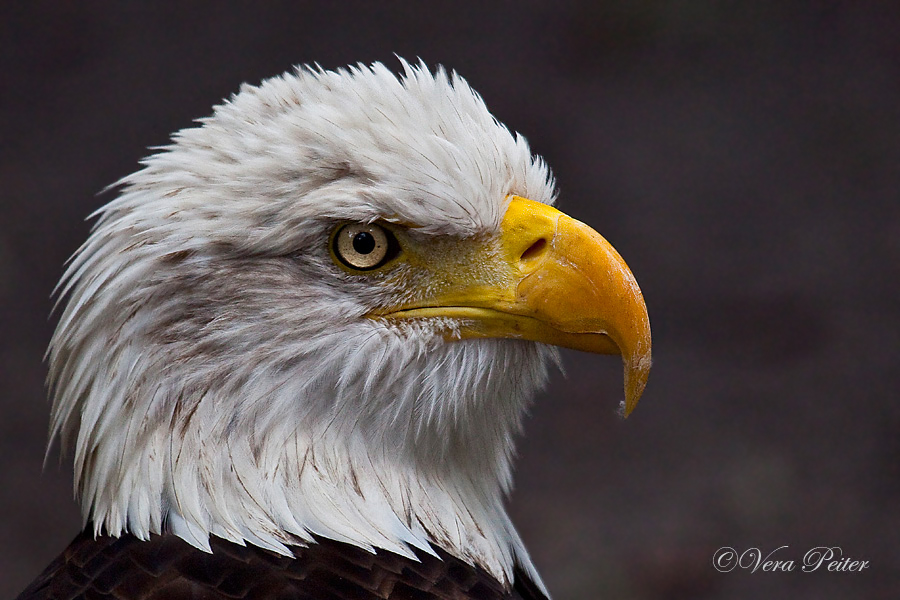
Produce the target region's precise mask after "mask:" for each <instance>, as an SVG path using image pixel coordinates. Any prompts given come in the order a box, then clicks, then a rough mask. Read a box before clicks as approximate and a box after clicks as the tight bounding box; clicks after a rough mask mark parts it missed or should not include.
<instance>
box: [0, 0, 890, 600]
mask: <svg viewBox="0 0 900 600" xmlns="http://www.w3.org/2000/svg"><path fill="white" fill-rule="evenodd" d="M76 4H77V7H76ZM423 4H424V3H423ZM898 7H900V4H898V3H896V2H890V1H885V2H880V3H878V2H864V1H853V2H851V1H847V2H840V1H831V2H809V3H807V2H803V3H800V2H786V1H757V2H744V3H741V2H726V1H714V0H656V1H649V0H647V1H633V2H623V1H619V2H578V1H574V0H557V1H554V2H514V3H513V2H509V3H488V2H444V3H428V5H427V7H426V6H424V5H420V4H419V3H410V4H409V5H403V4H394V3H387V4H383V3H381V2H340V3H335V4H334V6H333V7H332V8H327V9H326V8H322V7H314V6H312V5H308V4H307V3H304V2H267V3H261V2H260V3H255V4H250V3H234V4H228V5H227V7H226V5H224V4H222V3H217V2H195V3H191V4H190V6H187V7H183V8H177V9H176V8H172V7H169V8H166V7H164V6H163V5H162V4H157V5H156V6H155V7H154V8H153V9H152V10H151V9H147V8H137V7H132V6H131V5H130V4H129V3H120V4H115V5H113V4H109V5H105V4H98V3H91V2H87V3H63V2H59V3H12V2H8V3H4V4H3V7H2V8H0V28H2V36H0V50H2V52H0V65H2V70H0V77H2V79H0V211H2V212H0V390H2V394H0V411H2V413H0V534H2V535H0V597H11V596H12V595H13V594H15V593H18V591H19V590H21V589H22V588H23V587H24V586H25V584H26V583H27V582H28V581H30V580H31V579H32V578H33V577H34V576H35V575H36V574H37V573H38V572H39V571H40V570H41V569H42V568H43V567H44V566H45V565H46V564H47V563H48V562H49V561H50V560H51V559H52V558H53V557H54V556H56V554H57V553H58V552H59V551H60V550H62V549H63V547H64V546H65V545H66V543H67V542H68V541H69V540H70V539H71V538H72V537H73V536H74V535H75V533H76V532H77V531H78V528H79V518H78V514H77V510H76V508H75V505H74V503H73V501H72V499H71V481H70V475H69V470H70V468H69V465H68V463H65V462H64V463H63V466H61V467H57V466H56V465H57V461H56V455H55V454H54V455H53V458H52V459H51V461H50V465H49V467H48V468H47V469H46V471H45V472H44V473H43V474H42V472H41V461H42V458H43V450H44V445H45V436H46V429H47V420H48V419H47V414H48V411H49V407H48V404H47V402H46V398H45V391H44V389H43V378H44V375H45V366H44V364H43V363H42V360H41V356H42V353H43V351H44V348H45V347H46V344H47V341H48V339H49V336H50V334H51V331H52V328H53V325H54V323H55V318H52V317H51V318H50V319H49V320H48V318H47V315H48V314H49V312H50V309H51V300H50V298H49V295H50V292H51V290H52V288H53V286H54V284H55V282H56V280H57V279H58V277H59V276H60V274H61V272H62V264H63V262H64V261H65V259H66V258H67V257H68V256H69V255H70V254H71V253H72V252H73V251H74V250H75V249H76V247H77V246H78V245H79V243H80V242H81V241H83V240H84V238H85V237H86V235H87V232H88V224H87V223H85V221H84V218H85V216H86V215H87V214H89V213H90V212H91V211H92V210H94V209H95V208H97V207H98V206H99V205H101V204H102V203H104V202H106V201H108V200H110V199H111V197H112V196H111V195H109V194H106V195H103V196H100V197H98V196H97V195H96V194H97V193H98V192H99V191H100V190H101V189H102V188H103V187H104V186H106V185H107V184H109V183H111V182H113V181H115V180H116V179H118V178H119V177H121V176H123V175H125V174H127V173H129V172H131V171H133V170H134V169H135V168H136V166H137V160H138V159H139V158H141V157H142V156H144V155H146V154H147V153H148V150H147V147H148V146H156V145H161V144H164V143H166V141H167V139H168V134H169V133H170V132H172V131H174V130H177V129H180V128H182V127H186V126H189V125H190V124H191V120H192V119H194V118H197V117H201V116H204V115H207V114H209V113H210V109H211V106H212V105H213V104H214V103H217V102H218V101H219V100H220V99H221V98H223V97H225V96H227V95H228V94H230V93H232V92H233V91H236V90H237V88H238V86H239V85H240V83H241V82H243V81H249V82H253V83H256V82H259V80H260V79H262V78H264V77H268V76H271V75H275V74H278V73H280V72H282V71H284V70H287V69H289V68H290V67H291V65H293V64H298V63H305V62H314V61H317V62H319V63H320V64H321V65H323V66H324V67H328V68H333V67H338V66H341V65H344V64H347V63H352V62H357V61H364V62H371V61H375V60H382V61H385V62H386V63H387V64H389V65H390V66H391V67H392V68H394V69H396V68H398V66H399V65H398V62H397V61H396V59H395V58H394V57H393V54H392V53H394V52H396V53H398V54H400V55H402V56H405V57H407V58H410V59H414V58H416V57H418V56H420V57H422V58H423V59H425V60H426V61H427V62H428V63H429V64H432V65H433V64H436V63H441V64H444V65H446V66H448V67H449V68H453V69H456V70H458V71H459V72H460V73H461V74H462V75H463V76H465V77H466V78H467V79H468V80H469V82H470V83H471V84H472V85H473V86H474V87H475V88H476V89H477V90H479V91H480V92H481V94H482V95H483V96H484V98H485V100H486V101H487V103H488V106H489V107H490V108H491V109H492V111H493V112H494V114H495V115H496V116H497V117H498V118H499V119H500V120H502V121H504V122H505V123H507V124H508V125H509V126H510V127H511V128H513V129H516V130H518V131H520V132H522V133H523V134H524V135H525V136H526V137H528V139H529V140H530V141H531V143H532V147H533V148H534V150H535V151H536V152H538V153H540V154H542V155H543V156H544V157H545V158H546V159H547V160H548V161H549V163H550V165H551V166H552V167H553V169H554V172H555V174H556V175H557V177H558V179H559V183H560V188H561V191H562V195H561V198H560V205H561V207H562V208H563V210H566V211H567V212H569V213H570V214H573V215H574V216H576V217H578V218H580V219H582V220H584V221H587V222H588V223H590V224H592V225H593V226H595V227H596V228H597V229H598V230H599V231H600V232H601V233H603V234H604V235H605V236H606V237H607V238H608V239H609V240H610V241H611V242H612V243H613V244H614V245H615V246H616V247H617V248H618V249H619V251H620V252H621V253H622V255H623V256H624V257H625V258H626V260H627V261H628V263H629V264H630V265H631V267H632V269H633V271H634V272H635V274H636V276H637V278H638V280H639V282H640V284H641V286H642V288H643V290H644V294H645V297H646V298H647V303H648V306H649V310H650V316H651V321H652V324H653V327H654V342H655V344H654V358H655V367H654V370H653V372H652V374H651V378H650V383H649V387H648V388H647V392H646V395H645V397H644V399H643V400H642V401H641V404H640V406H639V407H638V410H637V411H636V412H635V413H634V415H633V417H632V418H630V419H628V420H627V421H622V420H621V419H619V418H617V417H616V416H615V408H616V405H617V403H618V400H619V397H620V394H621V391H620V390H621V371H620V365H619V364H618V362H617V360H616V359H614V358H609V357H597V356H586V355H578V354H577V353H574V352H573V353H566V355H565V361H566V370H567V377H563V376H556V377H554V379H553V382H552V384H551V385H550V387H549V389H548V390H547V392H546V393H544V394H543V395H542V396H541V397H540V398H539V399H538V403H537V405H536V407H535V409H534V410H533V413H532V417H531V419H530V420H529V421H528V423H527V427H526V431H527V434H526V437H525V439H524V440H522V443H521V444H520V448H521V456H520V460H519V462H518V470H517V488H516V491H515V493H514V495H513V497H512V499H511V503H510V506H511V511H512V514H513V517H514V519H515V521H516V522H517V523H518V525H519V527H520V528H521V531H522V535H523V536H524V538H525V540H526V541H527V543H528V545H529V547H530V549H531V552H532V554H533V557H534V559H535V561H536V563H537V565H538V567H539V569H540V570H541V572H542V573H543V575H544V577H545V579H546V582H547V584H548V586H549V587H550V589H551V591H553V592H554V594H555V596H556V597H557V598H597V597H610V598H626V599H627V598H632V599H650V598H660V599H676V598H697V599H703V598H738V599H741V598H747V599H758V598H792V599H793V598H818V599H828V598H885V599H887V598H900V577H898V573H900V544H898V542H900V511H898V500H900V461H898V459H900V403H898V402H897V401H896V390H897V387H898V384H900V371H898V369H897V366H898V365H897V362H898V361H897V358H898V355H897V350H898V341H900V339H898V332H900V328H898V320H900V305H898V292H900V278H898V276H900V203H898V190H900V141H898V140H900V118H898V117H900V114H898V113H900V33H898V32H900V10H898ZM782 545H788V546H789V548H788V549H785V550H782V551H781V552H780V554H779V555H778V556H779V557H781V558H793V559H794V560H799V559H800V558H801V557H802V555H803V553H804V552H805V551H806V550H807V549H809V548H811V547H814V546H818V545H829V546H832V545H836V546H841V547H842V548H843V551H844V553H845V554H846V555H850V556H853V557H856V558H861V559H866V560H869V561H870V562H871V567H870V568H869V569H868V570H866V571H865V572H863V573H827V572H826V573H823V572H817V573H813V574H804V573H800V572H793V573H778V574H775V573H759V572H757V573H749V572H732V573H726V574H722V573H718V572H716V571H715V570H714V569H713V566H712V556H713V553H714V551H715V550H716V549H717V548H719V547H720V546H733V547H735V548H737V549H739V550H743V549H746V548H749V547H759V548H760V549H762V550H763V551H764V552H766V553H767V552H768V551H770V550H774V549H775V548H777V547H779V546H782ZM604 595H605V596H604Z"/></svg>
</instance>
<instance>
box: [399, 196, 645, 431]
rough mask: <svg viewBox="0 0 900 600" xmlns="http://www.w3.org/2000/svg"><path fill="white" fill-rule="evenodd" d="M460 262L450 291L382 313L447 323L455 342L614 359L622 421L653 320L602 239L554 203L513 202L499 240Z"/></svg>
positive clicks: (638, 380) (636, 388) (639, 380)
mask: <svg viewBox="0 0 900 600" xmlns="http://www.w3.org/2000/svg"><path fill="white" fill-rule="evenodd" d="M463 254H467V253H463ZM465 262H466V263H467V266H466V267H465V268H453V266H452V265H445V268H444V269H443V271H444V275H445V277H444V278H443V280H444V281H449V282H450V284H448V285H446V286H443V289H441V290H439V291H437V292H435V293H433V294H431V295H430V297H429V298H427V299H425V300H423V301H418V302H415V303H414V304H413V305H411V306H404V307H402V308H401V309H400V310H393V311H391V312H389V313H387V314H382V315H381V316H382V317H384V318H389V319H417V318H433V317H445V318H452V319H454V320H455V321H457V322H459V323H461V326H460V328H459V331H458V334H455V336H456V338H463V339H465V338H474V337H482V338H484V337H500V338H518V339H525V340H531V341H535V342H543V343H546V344H553V345H556V346H563V347H566V348H574V349H576V350H584V351H586V352H597V353H603V354H621V355H622V360H623V362H624V367H625V416H628V414H629V413H631V411H632V410H633V409H634V407H635V406H636V405H637V402H638V400H639V399H640V397H641V394H642V393H643V391H644V386H645V385H646V383H647V377H648V375H649V372H650V362H651V360H650V319H649V317H648V316H647V307H646V305H645V304H644V298H643V295H642V294H641V290H640V288H639V287H638V284H637V281H635V278H634V276H633V275H632V274H631V271H630V270H629V268H628V265H626V264H625V261H624V260H622V257H621V256H619V254H618V252H616V250H615V249H614V248H613V247H612V246H611V245H610V244H609V242H607V241H606V240H605V239H603V237H602V236H601V235H600V234H599V233H597V232H596V231H594V230H593V229H591V228H590V227H588V226H587V225H585V224H584V223H581V222H579V221H576V220H575V219H572V218H571V217H569V216H567V215H565V214H563V213H562V212H560V211H558V210H556V209H555V208H553V207H551V206H548V205H546V204H542V203H539V202H534V201H532V200H527V199H525V198H521V197H518V196H513V197H512V198H511V200H510V204H509V208H508V209H507V211H506V214H505V215H504V218H503V222H502V224H501V227H500V235H499V238H498V239H497V240H495V242H494V243H493V244H488V245H486V246H485V247H484V248H483V249H481V250H480V251H479V252H477V254H476V256H469V257H467V258H466V259H465ZM473 262H474V263H475V264H476V265H483V266H485V268H483V269H478V268H475V269H473V268H472V263H473ZM488 265H489V266H488ZM446 267H450V268H449V269H448V268H446ZM448 271H449V272H448ZM454 273H455V276H454Z"/></svg>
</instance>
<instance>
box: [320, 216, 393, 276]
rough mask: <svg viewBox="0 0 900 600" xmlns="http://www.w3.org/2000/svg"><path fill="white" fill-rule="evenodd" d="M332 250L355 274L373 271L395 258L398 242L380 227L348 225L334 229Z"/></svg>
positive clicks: (372, 224)
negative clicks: (356, 272)
mask: <svg viewBox="0 0 900 600" xmlns="http://www.w3.org/2000/svg"><path fill="white" fill-rule="evenodd" d="M332 251H333V252H334V256H335V257H336V258H337V259H338V260H339V261H340V262H341V263H342V264H343V265H344V266H346V267H349V268H350V269H353V270H356V271H371V270H373V269H377V268H378V267H380V266H382V265H384V264H385V263H386V262H388V261H389V260H390V259H391V258H393V257H394V256H395V255H396V253H397V240H396V239H395V238H394V235H393V234H392V233H391V232H390V231H388V230H387V229H385V228H384V227H382V226H381V225H377V224H375V223H348V224H346V225H341V226H340V227H338V228H337V229H336V230H335V232H334V236H333V240H332Z"/></svg>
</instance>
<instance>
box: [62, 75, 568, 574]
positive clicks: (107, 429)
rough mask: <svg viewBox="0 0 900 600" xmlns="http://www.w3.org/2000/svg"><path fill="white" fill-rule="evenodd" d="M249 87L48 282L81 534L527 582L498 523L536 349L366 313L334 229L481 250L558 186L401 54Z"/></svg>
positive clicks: (158, 164)
mask: <svg viewBox="0 0 900 600" xmlns="http://www.w3.org/2000/svg"><path fill="white" fill-rule="evenodd" d="M403 69H404V74H403V76H402V77H400V78H397V77H396V76H395V75H393V74H392V73H391V72H390V71H389V70H388V69H386V68H385V67H384V66H383V65H381V64H374V65H372V66H371V67H363V66H359V67H357V68H350V69H348V70H339V71H336V72H330V71H323V70H309V69H297V70H296V72H293V73H288V74H285V75H283V76H281V77H275V78H273V79H269V80H267V81H265V82H263V83H262V84H261V85H260V86H259V87H252V86H248V85H245V86H243V87H242V88H241V91H240V93H239V94H237V95H235V96H234V97H232V98H231V99H230V100H229V101H228V102H226V103H224V104H222V105H221V106H218V107H217V108H216V109H215V112H214V114H213V115H212V116H211V117H209V118H206V119H202V120H201V121H200V123H201V125H200V126H199V127H196V128H191V129H186V130H183V131H181V132H179V133H178V134H176V135H175V136H174V138H173V140H174V141H173V143H172V144H171V145H170V146H168V147H166V148H164V149H163V151H162V152H160V153H159V154H156V155H154V156H151V157H150V158H148V159H146V160H145V161H143V165H144V167H143V169H141V170H140V171H138V172H136V173H134V174H132V175H130V176H128V177H125V178H124V179H123V180H122V181H121V182H120V185H121V186H122V192H121V194H120V195H119V196H118V197H117V198H116V199H115V200H113V201H112V202H110V203H109V204H108V205H106V206H105V207H103V208H102V209H100V210H99V211H98V212H97V213H96V214H97V215H98V217H99V218H98V220H97V223H96V225H95V227H94V229H93V232H92V234H91V236H90V238H89V239H88V240H87V242H86V243H85V244H84V245H83V246H82V247H81V248H80V249H79V251H78V253H77V254H76V256H75V257H74V259H73V261H72V264H71V265H70V266H69V268H68V270H67V272H66V274H65V277H64V278H63V281H62V283H61V286H62V294H63V295H64V296H65V297H66V298H67V302H66V305H65V309H64V310H63V312H62V316H61V319H60V323H59V326H58V328H57V330H56V333H55V335H54V336H53V340H52V342H51V345H50V350H49V357H50V377H49V381H50V384H51V393H52V397H53V417H52V433H53V435H54V436H55V435H59V436H60V437H61V438H62V440H63V442H64V443H65V444H67V445H74V455H75V478H76V492H77V495H78V496H79V498H80V501H81V506H82V511H83V514H84V518H85V520H86V521H90V522H93V526H94V529H95V531H97V532H101V531H103V532H106V533H108V534H111V535H119V534H121V533H123V532H126V531H127V532H131V533H132V534H134V535H136V536H138V537H140V538H147V537H148V536H149V535H150V534H151V533H158V532H162V531H172V532H174V533H176V534H177V535H179V536H181V537H182V538H184V539H185V540H187V541H188V542H190V543H192V544H194V545H196V546H197V547H199V548H204V549H208V548H209V542H208V539H209V535H210V534H213V535H217V536H221V537H223V538H225V539H228V540H232V541H235V542H237V543H244V542H250V543H252V544H256V545H259V546H262V547H265V548H269V549H272V550H275V551H276V552H282V553H285V554H289V550H288V549H287V548H286V545H289V544H297V543H304V542H310V541H312V539H313V538H312V535H311V534H314V535H318V536H324V537H328V538H333V539H336V540H341V541H345V542H349V543H352V544H356V545H358V546H361V547H363V548H368V549H372V548H384V549H387V550H390V551H393V552H397V553H400V554H404V555H407V556H412V553H411V552H410V550H409V547H410V546H412V547H416V548H420V549H423V550H425V551H430V546H429V544H431V543H433V544H436V545H439V546H441V547H442V548H444V549H446V550H447V551H449V552H450V553H452V554H454V555H457V556H459V557H461V558H463V559H465V560H468V561H470V562H472V563H474V564H478V565H480V566H482V567H484V568H485V569H487V570H488V571H490V572H491V573H493V574H495V575H496V576H497V577H498V578H500V579H501V580H505V581H509V580H510V579H511V577H512V571H513V568H514V566H515V564H520V565H521V566H522V567H523V568H524V569H525V570H526V571H527V572H529V573H530V574H531V575H532V577H533V578H534V579H535V580H536V581H538V582H539V581H540V580H539V578H538V576H537V574H536V573H535V572H534V569H533V567H532V566H531V562H530V560H529V559H528V555H527V553H526V552H525V550H524V548H523V546H522V543H521V541H520V540H519V538H518V536H517V534H516V532H515V530H514V528H513V526H512V524H511V523H510V521H509V518H508V517H507V515H506V512H505V510H504V507H503V504H502V502H503V496H504V494H505V493H506V492H507V491H508V488H509V485H510V458H511V453H512V451H513V437H514V435H515V434H516V433H517V432H518V430H519V428H520V420H521V416H522V413H523V410H524V409H525V408H526V407H527V405H528V403H529V401H530V400H531V398H532V396H533V394H534V392H535V391H536V390H537V389H538V388H540V387H541V386H542V385H543V383H544V381H545V379H546V372H547V370H546V366H545V364H546V362H547V359H548V358H551V357H552V356H553V351H552V350H550V349H548V348H547V347H545V346H541V345H538V344H534V343H530V342H521V341H512V340H468V341H462V342H445V341H444V339H443V337H442V336H441V335H440V333H439V332H438V331H437V330H435V329H433V328H429V327H427V326H424V325H409V326H406V327H402V328H399V327H397V326H391V325H388V324H386V323H384V322H381V321H376V320H372V319H368V318H365V315H366V314H367V313H369V312H370V311H371V310H372V309H374V308H377V307H379V306H382V305H384V304H385V303H389V302H391V301H396V299H397V297H398V296H402V294H404V293H408V291H407V290H403V289H400V288H398V286H397V285H394V284H390V283H389V282H385V281H380V282H378V281H371V280H368V279H366V280H364V281H363V280H360V279H359V278H354V277H351V276H348V275H347V274H346V273H345V272H343V271H342V270H341V269H340V268H338V267H336V265H335V264H334V262H333V261H332V260H331V258H330V257H329V253H328V248H327V239H328V235H329V232H330V231H331V230H332V229H333V227H334V226H335V223H338V222H341V221H359V222H372V221H374V220H376V219H382V220H387V221H393V222H398V223H404V224H407V225H414V226H415V227H416V228H417V230H418V231H420V232H422V233H423V234H425V235H430V236H435V238H437V237H439V236H443V237H450V238H454V239H459V238H472V237H478V236H482V237H483V236H491V235H494V234H496V232H497V231H498V228H499V224H500V220H501V218H502V216H503V214H504V211H505V207H506V204H507V202H508V200H507V197H508V196H509V195H511V194H516V195H521V196H524V197H527V198H531V199H533V200H537V201H541V202H547V203H551V202H552V201H553V196H554V188H553V182H552V179H551V177H550V175H549V172H548V170H547V168H546V166H545V165H544V163H543V162H542V161H541V160H540V159H539V158H536V157H534V156H532V155H531V152H530V150H529V148H528V145H527V143H526V141H525V140H524V138H522V137H521V136H518V135H516V136H513V135H511V134H510V132H509V131H508V130H507V129H506V128H505V127H504V126H502V125H501V124H500V123H498V122H497V121H496V120H495V119H494V118H493V117H492V116H491V114H490V113H489V112H488V111H487V109H486V107H485V105H484V103H483V101H482V100H481V98H480V97H479V96H478V95H477V94H476V93H475V92H473V91H472V89H471V88H470V87H469V86H468V84H467V83H466V82H465V81H464V80H462V79H461V78H460V77H458V76H457V75H455V74H453V75H452V76H448V75H447V74H446V73H445V72H444V71H443V70H440V69H439V70H438V71H437V72H436V73H434V74H432V73H431V72H430V71H429V70H428V69H427V68H425V67H424V66H423V65H419V66H411V65H409V64H407V63H406V62H405V61H404V62H403Z"/></svg>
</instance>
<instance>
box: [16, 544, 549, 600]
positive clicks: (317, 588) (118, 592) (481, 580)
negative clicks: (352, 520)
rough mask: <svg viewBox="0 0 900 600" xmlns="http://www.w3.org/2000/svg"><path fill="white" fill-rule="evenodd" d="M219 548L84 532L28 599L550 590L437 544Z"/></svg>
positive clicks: (451, 597) (330, 598) (177, 599)
mask: <svg viewBox="0 0 900 600" xmlns="http://www.w3.org/2000/svg"><path fill="white" fill-rule="evenodd" d="M210 544H211V546H212V550H213V552H212V554H209V553H206V552H203V551H201V550H198V549H197V548H195V547H193V546H191V545H190V544H188V543H186V542H185V541H184V540H182V539H180V538H178V537H176V536H174V535H162V536H159V535H154V536H152V537H151V539H150V540H149V541H141V540H139V539H137V538H136V537H134V536H131V535H123V536H122V537H120V538H113V537H108V536H101V537H99V538H97V539H94V537H93V535H92V534H91V533H90V532H84V533H82V534H80V535H79V536H78V537H76V538H75V540H74V541H73V542H72V543H71V544H70V545H69V547H68V548H66V550H65V551H64V552H63V553H62V554H61V555H60V556H59V557H58V558H57V559H56V560H55V561H53V563H52V564H50V566H48V567H47V569H46V570H45V571H44V572H43V573H42V574H41V575H40V576H39V577H38V578H37V579H36V580H35V581H34V582H33V583H32V584H31V585H30V586H28V588H27V589H26V590H25V591H24V592H22V594H21V595H20V596H19V598H18V600H50V599H53V600H75V599H81V598H84V599H97V600H100V599H109V600H113V599H115V600H139V599H140V600H160V599H172V600H181V599H192V600H213V599H219V598H241V599H246V600H251V599H254V600H256V599H259V600H263V599H266V600H267V599H273V600H274V599H279V600H289V599H304V600H305V599H309V600H345V599H346V600H349V599H353V600H388V599H391V600H394V599H401V598H402V599H405V600H413V599H415V600H438V599H439V600H463V599H479V600H494V599H509V600H541V599H545V596H544V595H543V594H541V593H540V592H539V591H538V588H537V587H536V586H535V585H534V584H533V583H532V582H531V581H530V580H529V579H528V578H527V576H526V575H525V574H524V573H522V572H521V571H520V570H518V569H517V570H516V573H515V582H514V586H513V588H512V589H511V590H507V589H505V588H504V586H503V585H502V584H501V583H500V582H499V581H497V580H496V579H495V578H494V577H492V576H491V575H490V574H488V573H487V572H485V571H484V570H482V569H479V568H476V567H473V566H471V565H469V564H467V563H465V562H463V561H461V560H459V559H457V558H454V557H452V556H450V555H448V554H446V553H445V552H443V551H442V550H440V549H436V552H437V554H438V556H439V558H436V557H434V556H431V555H428V554H425V553H423V552H417V556H418V558H419V560H420V562H417V561H415V560H411V559H409V558H405V557H402V556H399V555H397V554H393V553H391V552H386V551H384V550H379V551H378V552H377V553H375V554H373V553H370V552H366V551H365V550H362V549H360V548H358V547H356V546H352V545H349V544H344V543H340V542H335V541H332V540H327V539H321V540H319V542H318V543H316V544H312V545H310V546H308V547H295V548H292V550H293V552H294V554H295V558H289V557H285V556H281V555H279V554H275V553H273V552H270V551H268V550H263V549H261V548H257V547H255V546H249V545H248V546H246V547H245V546H240V545H237V544H234V543H231V542H227V541H225V540H222V539H220V538H216V537H212V538H211V539H210Z"/></svg>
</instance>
